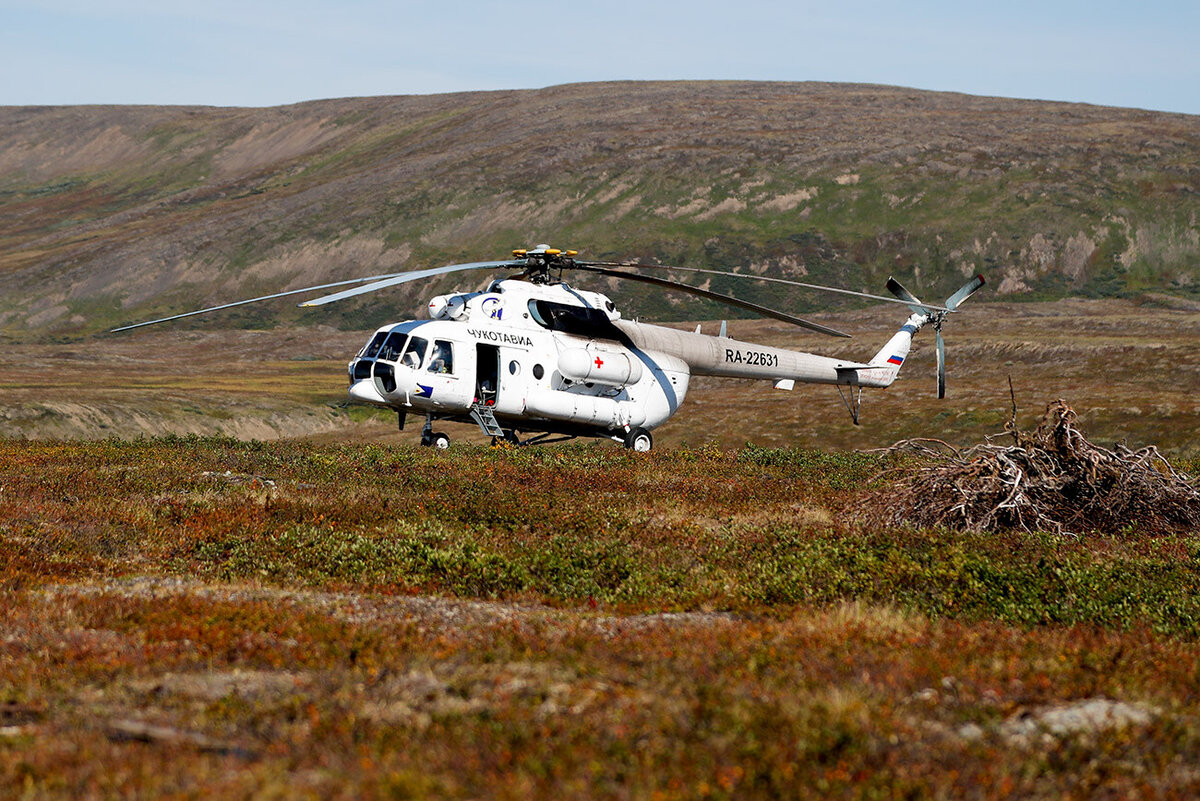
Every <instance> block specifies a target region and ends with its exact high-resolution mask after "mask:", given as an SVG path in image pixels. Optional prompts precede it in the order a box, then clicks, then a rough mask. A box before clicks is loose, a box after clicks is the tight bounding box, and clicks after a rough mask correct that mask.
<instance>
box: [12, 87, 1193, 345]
mask: <svg viewBox="0 0 1200 801" xmlns="http://www.w3.org/2000/svg"><path fill="white" fill-rule="evenodd" d="M1198 156H1200V117H1195V116H1187V115H1173V114H1164V113H1154V112H1146V111H1138V110H1130V109H1115V108H1103V107H1095V106H1086V105H1075V104H1064V103H1048V102H1036V101H1018V100H1005V99H997V98H981V97H971V96H966V95H958V94H947V93H931V92H921V91H916V90H911V89H901V88H893V87H884V86H867V85H846V84H818V83H801V84H793V83H737V82H701V83H607V84H582V85H569V86H559V87H553V88H549V89H544V90H536V91H509V92H487V93H467V94H452V95H436V96H419V97H379V98H356V99H344V100H328V101H319V102H312V103H304V104H299V105H295V106H287V107H279V108H268V109H225V108H198V107H60V108H51V107H41V108H14V107H9V108H2V109H0V333H2V334H5V335H7V336H8V337H10V338H17V339H47V338H63V337H77V336H79V335H84V334H88V333H91V332H95V331H98V330H102V329H103V328H105V327H108V326H110V325H112V324H116V323H120V322H124V321H131V320H135V319H142V318H145V317H147V316H151V315H157V314H159V313H163V312H172V311H183V310H186V309H190V308H194V307H196V306H197V305H198V304H204V303H208V302H222V301H227V300H232V299H237V298H242V297H247V296H252V295H255V294H259V293H265V292H273V291H279V290H281V289H286V288H290V287H299V286H305V285H307V284H312V283H318V282H321V281H327V280H337V279H341V278H345V277H352V276H357V275H363V274H373V273H376V272H381V271H389V270H394V269H404V268H405V267H412V268H417V267H420V266H426V265H429V264H435V263H444V262H447V261H452V260H460V259H462V260H477V259H480V258H489V257H497V256H503V255H505V254H506V253H507V252H508V250H510V249H511V248H512V247H516V246H522V245H525V244H530V243H533V242H535V241H545V240H549V241H552V242H554V243H557V244H561V245H562V246H569V247H573V248H577V249H579V250H580V251H581V252H582V253H584V255H586V256H588V257H593V258H602V257H638V258H646V259H659V260H661V261H664V262H666V263H679V264H684V265H688V266H724V267H737V268H739V269H745V270H755V271H759V272H764V273H769V274H775V275H808V276H811V277H813V278H816V279H820V280H825V281H831V282H836V283H838V284H840V285H844V286H850V287H855V288H861V289H868V290H878V288H879V287H880V285H881V284H882V281H883V279H884V278H886V276H887V275H888V274H889V273H895V274H896V275H897V276H898V277H900V278H901V279H902V280H904V281H906V282H910V283H911V285H912V286H913V288H914V289H916V290H918V291H921V292H928V293H929V294H930V295H933V296H937V295H938V294H939V293H942V292H944V291H949V290H950V289H951V288H952V287H954V286H956V285H957V284H958V283H961V276H962V275H964V274H969V273H971V272H973V271H976V270H981V271H984V272H987V273H988V275H989V277H990V278H991V282H992V285H993V287H994V289H995V291H996V292H998V293H1000V294H1001V295H1008V296H1012V297H1016V298H1024V297H1030V298H1054V297H1061V296H1066V295H1083V296H1117V295H1127V296H1128V295H1139V294H1141V293H1143V292H1147V291H1150V292H1156V293H1157V292H1167V293H1170V294H1173V295H1174V296H1177V297H1182V298H1184V299H1185V301H1187V300H1188V299H1189V298H1190V299H1192V300H1194V299H1197V298H1200V259H1198V256H1200V219H1198V211H1200V157H1198ZM714 286H715V287H716V288H718V289H721V288H722V287H721V285H720V282H719V281H717V282H714ZM738 291H739V293H740V294H743V295H746V296H749V297H750V299H759V300H765V301H770V302H773V303H776V304H779V305H785V306H788V307H791V308H794V309H797V310H811V309H813V308H815V307H817V306H818V305H819V306H820V307H824V306H827V305H828V302H827V299H826V298H821V299H819V300H814V299H813V298H811V297H804V296H800V295H788V294H783V295H780V294H779V293H778V292H777V291H775V290H768V289H763V288H758V289H747V288H745V287H742V286H739V289H738ZM427 294H428V293H427V291H425V290H418V291H415V292H412V293H409V294H408V295H402V296H388V297H376V298H373V299H371V300H367V301H363V302H362V303H361V304H359V305H358V306H354V305H347V306H343V307H340V308H338V309H336V310H335V311H333V312H329V311H322V312H320V313H319V314H318V313H316V312H309V313H305V314H304V315H301V314H300V313H299V312H297V311H296V310H294V309H293V308H292V306H291V304H287V303H283V304H281V305H279V306H276V307H273V308H270V309H257V308H256V309H253V310H249V311H243V312H229V313H226V314H224V315H223V319H222V321H221V323H220V324H221V325H226V326H227V325H230V324H234V325H251V326H261V325H272V324H277V323H280V322H300V323H305V324H317V323H325V324H333V325H342V326H345V327H349V328H354V329H356V330H361V329H363V328H366V327H369V326H371V325H373V324H375V323H377V322H381V321H383V320H385V319H388V318H395V317H397V316H403V315H406V314H409V313H411V312H413V311H414V310H415V309H416V308H418V307H420V306H422V305H423V302H424V298H425V296H426V295H427ZM616 294H617V295H618V297H620V298H621V300H622V302H623V303H625V304H626V305H627V306H628V307H629V309H630V313H631V314H641V315H645V316H654V317H657V318H659V319H681V318H685V317H714V316H717V315H718V314H724V313H725V312H723V311H722V312H719V313H718V312H716V311H715V310H713V309H712V308H711V307H710V308H704V307H702V306H698V305H696V304H695V303H693V302H692V301H687V302H686V305H685V304H684V302H683V301H678V300H676V299H674V298H663V297H650V296H645V295H642V294H639V293H636V292H634V293H632V294H625V293H622V292H617V293H616ZM677 304H678V305H677ZM310 315H311V316H310ZM194 324H195V325H204V324H206V323H194Z"/></svg>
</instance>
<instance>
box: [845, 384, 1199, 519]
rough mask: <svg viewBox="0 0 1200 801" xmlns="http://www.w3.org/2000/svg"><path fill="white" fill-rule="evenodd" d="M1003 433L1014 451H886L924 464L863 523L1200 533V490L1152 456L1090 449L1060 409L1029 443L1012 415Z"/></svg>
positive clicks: (927, 443)
mask: <svg viewBox="0 0 1200 801" xmlns="http://www.w3.org/2000/svg"><path fill="white" fill-rule="evenodd" d="M1014 412H1015V410H1014ZM1005 430H1006V431H1007V432H1008V434H1009V435H1010V436H1011V438H1012V441H1013V444H1012V445H1000V444H996V443H995V442H994V441H993V438H989V439H988V441H987V442H986V443H985V444H982V445H976V446H973V447H971V448H967V449H966V450H962V451H960V450H957V449H955V448H954V447H952V446H950V445H948V444H946V443H945V442H942V441H940V440H931V439H912V440H904V441H902V442H898V443H896V444H895V445H893V446H892V447H891V448H889V449H888V450H889V451H892V452H908V453H916V454H918V455H919V456H920V457H922V459H921V461H922V465H921V466H920V467H918V468H917V469H916V471H915V472H914V471H913V470H912V468H911V467H906V468H899V469H898V470H900V471H903V477H902V478H901V479H900V480H898V481H896V482H894V483H892V484H891V487H890V489H889V490H888V491H886V492H884V493H883V494H881V495H880V496H878V497H877V498H876V500H875V502H874V503H873V504H872V506H871V507H870V508H869V509H868V510H867V511H866V516H867V518H868V519H869V520H871V521H873V522H879V523H893V524H894V523H907V524H911V525H917V526H947V527H950V528H957V529H966V530H969V531H997V530H1002V529H1024V530H1026V531H1033V530H1041V531H1052V532H1058V533H1064V534H1069V533H1073V532H1083V531H1096V532H1103V533H1116V532H1119V531H1121V530H1123V529H1126V528H1128V527H1130V526H1136V528H1137V530H1139V531H1143V532H1148V533H1164V532H1173V531H1180V530H1184V529H1192V530H1196V529H1200V490H1198V489H1197V487H1196V485H1195V484H1194V483H1193V482H1192V481H1191V480H1190V479H1188V478H1187V477H1185V476H1183V475H1181V474H1180V473H1178V472H1176V471H1175V469H1174V468H1173V467H1171V465H1170V464H1169V463H1168V462H1167V460H1166V459H1165V458H1164V457H1163V456H1162V455H1161V454H1160V453H1159V452H1158V449H1157V448H1154V447H1148V448H1142V449H1141V450H1137V451H1133V450H1130V449H1129V448H1126V447H1124V446H1121V445H1117V446H1116V448H1115V450H1107V449H1105V448H1101V447H1099V446H1097V445H1093V444H1092V443H1091V442H1088V440H1087V439H1086V438H1085V437H1084V436H1083V434H1082V433H1080V431H1079V429H1077V428H1076V427H1075V412H1074V410H1072V409H1071V407H1070V406H1068V405H1067V404H1066V403H1065V402H1063V401H1061V400H1057V401H1054V402H1053V403H1051V404H1050V405H1049V406H1047V407H1046V413H1045V415H1044V416H1043V417H1042V422H1041V423H1040V424H1039V425H1038V427H1037V430H1036V431H1034V432H1033V433H1032V434H1030V433H1027V432H1023V431H1020V430H1018V429H1017V427H1016V424H1015V413H1014V419H1013V420H1012V421H1010V422H1009V423H1008V424H1006V425H1005Z"/></svg>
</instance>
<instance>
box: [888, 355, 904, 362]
mask: <svg viewBox="0 0 1200 801" xmlns="http://www.w3.org/2000/svg"><path fill="white" fill-rule="evenodd" d="M888 364H904V359H903V358H902V357H900V356H892V357H891V358H889V359H888Z"/></svg>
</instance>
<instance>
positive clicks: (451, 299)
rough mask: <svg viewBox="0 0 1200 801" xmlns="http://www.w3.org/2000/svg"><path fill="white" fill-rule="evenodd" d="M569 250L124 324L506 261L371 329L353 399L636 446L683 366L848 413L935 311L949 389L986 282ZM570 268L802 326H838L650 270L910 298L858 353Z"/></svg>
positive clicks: (681, 380)
mask: <svg viewBox="0 0 1200 801" xmlns="http://www.w3.org/2000/svg"><path fill="white" fill-rule="evenodd" d="M577 256H578V252H577V251H574V250H560V249H557V248H552V247H550V246H549V245H546V244H539V245H537V246H536V247H533V248H526V249H518V250H514V251H512V258H511V259H506V260H499V261H480V262H470V263H464V264H450V265H446V266H443V267H434V268H431V269H425V270H415V271H408V272H401V273H388V274H384V275H375V276H370V277H365V278H355V279H349V280H346V281H338V282H334V283H329V284H321V285H317V286H311V287H304V288H302V289H295V290H289V291H287V292H280V293H276V294H273V295H265V296H262V297H257V298H250V299H248V300H241V301H236V302H234V303H227V304H222V305H219V306H211V307H208V308H205V309H198V310H196V311H190V312H185V313H183V314H177V315H172V316H170V317H163V318H159V319H157V320H148V321H145V322H140V323H134V324H132V325H127V326H122V327H120V328H115V329H113V332H117V331H126V330H129V329H132V328H138V327H141V326H146V325H154V324H157V323H163V322H167V321H169V320H176V319H180V318H183V317H189V316H192V315H196V314H204V313H208V312H213V311H219V310H221V309H227V308H232V307H235V306H241V305H245V304H248V303H257V302H259V301H265V300H272V299H275V298H281V297H287V296H291V295H296V294H302V293H312V292H316V291H320V290H327V289H333V288H335V287H342V286H349V285H351V284H358V286H352V287H351V288H349V289H344V290H340V291H338V292H335V293H333V294H328V295H324V296H321V297H318V298H315V299H312V300H308V301H305V302H304V303H301V304H300V306H301V307H314V306H322V305H325V304H327V303H333V302H335V301H339V300H344V299H346V298H350V297H354V296H357V295H362V294H365V293H368V292H376V291H379V290H381V289H385V288H388V287H392V286H397V285H399V284H404V283H409V282H412V281H417V280H421V279H425V278H432V277H435V276H440V275H447V274H451V273H458V272H469V271H479V270H491V271H497V270H511V271H518V272H517V274H516V275H513V276H510V277H501V278H495V279H493V280H492V281H491V282H490V284H488V285H487V288H486V289H484V290H483V291H472V292H455V293H450V294H443V295H438V296H436V297H434V298H432V299H431V300H430V301H429V305H428V313H429V319H427V320H407V321H404V322H399V323H391V324H388V325H385V326H383V327H381V328H379V329H378V330H377V331H375V332H374V333H373V334H372V335H371V337H370V338H369V339H368V340H367V342H366V344H365V345H364V346H363V347H362V349H360V350H359V351H358V353H357V354H356V355H355V356H354V358H353V359H351V360H350V362H349V363H348V365H347V377H348V380H349V389H348V392H349V397H350V401H351V402H352V403H356V404H364V405H367V406H375V407H380V408H384V409H390V410H393V411H394V412H395V413H396V415H397V421H398V426H399V428H400V430H404V428H405V425H406V421H407V419H408V417H409V415H417V416H423V417H424V425H423V427H422V429H421V444H422V445H425V446H428V447H434V448H439V449H445V448H448V447H449V446H450V437H449V436H448V435H446V434H445V433H443V432H441V431H435V430H434V427H435V423H437V422H438V421H441V420H450V421H457V422H465V423H471V424H474V425H477V426H478V427H479V429H480V430H481V431H482V432H483V433H484V434H485V435H487V436H490V437H491V438H492V441H493V442H494V443H496V442H508V443H511V444H514V445H532V444H545V443H550V442H561V441H564V440H568V439H574V438H576V437H594V438H603V439H611V440H615V441H616V442H619V443H621V444H623V445H624V446H625V447H626V448H629V449H631V450H633V451H638V452H646V451H649V450H651V448H652V447H653V443H654V439H653V435H652V433H651V432H652V431H653V430H654V429H655V428H657V427H659V426H661V425H662V424H663V423H665V422H666V421H667V420H668V419H669V418H670V417H671V416H672V415H674V414H675V413H676V412H677V411H679V408H680V405H681V404H682V403H683V400H684V398H685V396H686V395H687V391H688V383H689V381H690V379H691V377H692V376H695V375H701V376H721V377H729V378H744V379H751V380H768V381H772V382H773V383H774V386H775V387H776V388H777V389H784V390H791V389H793V388H794V387H795V384H796V383H797V382H801V383H814V384H832V385H834V386H836V387H837V389H838V392H839V393H840V394H841V396H842V401H843V403H844V404H845V405H846V408H847V410H848V411H849V412H850V415H851V418H852V420H853V422H854V424H855V425H858V424H859V417H860V410H861V404H862V390H863V388H865V387H878V388H884V387H887V386H889V385H891V384H892V382H893V381H895V380H896V376H897V375H898V374H899V372H900V368H901V367H902V366H903V364H904V362H905V360H906V359H907V357H908V353H909V350H910V348H911V345H912V338H913V335H914V334H916V333H917V332H918V331H919V330H920V329H921V328H923V327H925V326H927V325H928V326H932V327H933V329H934V331H935V335H936V345H937V395H938V397H939V398H944V397H945V394H946V370H945V344H944V342H943V339H942V326H943V324H944V322H945V321H946V319H947V317H948V316H949V315H950V314H951V313H953V312H954V311H956V310H957V308H958V306H959V305H960V304H961V303H962V302H963V301H965V300H966V299H967V298H968V297H970V296H971V295H972V294H973V293H974V292H975V291H976V290H978V289H979V288H980V287H981V286H983V285H984V278H983V276H981V275H977V276H975V277H974V278H973V279H971V280H970V281H968V282H967V283H966V284H965V285H964V286H963V287H962V288H961V289H959V290H958V291H957V292H955V293H954V294H953V295H951V296H950V297H949V298H947V299H946V301H945V302H944V304H942V305H936V304H930V303H924V302H922V301H921V300H919V299H918V298H917V297H916V296H915V295H913V294H912V293H911V292H909V291H908V290H907V289H905V288H904V287H903V286H902V285H901V284H900V283H899V282H898V281H896V280H895V279H894V278H889V279H888V281H887V288H888V290H889V291H890V292H891V293H892V295H894V296H895V297H886V296H881V295H872V294H868V293H865V292H856V291H853V290H848V289H840V288H837V287H827V286H822V285H819V284H808V283H803V282H799V281H792V280H788V279H782V278H773V277H767V276H759V275H755V274H746V273H733V272H725V271H720V270H708V269H700V268H685V267H669V266H666V265H659V264H646V263H640V262H632V261H625V262H602V261H588V260H583V259H578V258H576V257H577ZM569 270H574V271H580V272H585V273H592V274H598V275H602V276H607V277H613V278H620V279H623V280H632V281H636V282H641V283H646V284H650V285H652V286H657V287H660V288H665V289H670V290H678V291H682V292H686V293H688V294H692V295H698V296H700V297H705V298H709V299H711V300H716V301H719V302H721V303H724V304H728V305H730V306H733V307H736V308H740V309H743V310H747V311H751V312H754V313H756V314H759V315H761V316H764V317H770V318H773V319H776V320H780V321H783V322H787V323H790V324H793V325H796V326H799V327H801V328H805V329H808V330H811V331H817V332H819V333H822V334H826V335H829V336H836V337H848V336H849V335H848V334H845V333H843V332H841V331H838V330H836V329H833V328H830V327H827V326H824V325H821V324H818V323H814V322H811V321H808V320H804V319H801V318H799V317H795V316H793V315H791V314H788V313H786V312H782V311H778V310H775V309H771V308H768V307H765V306H761V305H758V304H755V303H750V302H748V301H745V300H740V299H738V298H736V297H732V296H729V295H723V294H720V293H716V292H712V291H710V290H707V289H702V288H700V287H696V286H693V285H691V284H686V283H683V282H680V281H675V280H671V279H667V278H663V277H660V276H656V275H650V274H647V273H645V272H637V271H638V270H659V271H668V270H669V271H675V272H689V273H693V274H711V275H723V276H732V277H735V278H746V279H754V280H759V281H769V282H775V283H780V284H787V285H791V286H799V287H805V288H809V289H814V290H819V291H825V292H835V293H840V294H845V295H854V296H859V297H865V298H870V299H873V300H876V301H882V302H887V303H900V304H903V305H905V306H907V307H908V309H909V310H910V311H911V314H910V316H909V317H908V318H907V320H905V322H904V324H903V325H902V326H901V327H900V329H899V330H898V331H897V332H896V333H895V335H893V336H892V338H891V339H889V340H888V341H887V343H885V344H884V345H883V347H882V348H880V349H879V350H878V351H877V352H876V353H875V355H874V356H872V357H871V358H870V359H868V360H867V361H865V362H856V361H848V360H845V359H837V358H831V357H827V356H819V355H816V354H812V353H804V352H801V351H793V350H787V349H783V348H776V347H772V346H768V345H761V344H756V343H753V342H744V341H739V340H736V339H732V338H729V337H728V336H726V325H725V323H722V324H721V330H720V333H719V334H718V335H717V336H712V335H708V334H702V333H700V329H699V327H697V329H696V330H695V331H694V332H691V331H682V330H678V329H674V328H667V327H663V326H658V325H653V324H649V323H642V322H639V321H632V320H627V319H624V318H622V315H621V312H620V311H619V310H618V309H617V307H616V305H615V304H614V303H613V302H612V300H610V299H609V298H608V297H607V296H605V295H603V294H601V293H599V292H592V291H588V290H584V289H578V288H575V287H572V286H571V285H569V284H568V283H566V282H565V281H563V280H562V275H563V273H564V272H566V271H569Z"/></svg>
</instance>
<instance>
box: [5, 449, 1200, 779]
mask: <svg viewBox="0 0 1200 801" xmlns="http://www.w3.org/2000/svg"><path fill="white" fill-rule="evenodd" d="M910 459H911V457H908V456H903V455H897V454H866V453H853V452H822V451H815V450H806V449H800V448H762V447H754V446H747V447H743V448H740V449H722V448H720V447H718V446H716V445H715V444H713V445H703V446H696V447H684V448H677V449H666V450H662V451H656V452H654V453H651V454H648V455H640V454H632V453H628V452H625V451H622V450H620V449H618V448H615V447H611V446H607V445H603V444H586V445H575V446H562V447H555V448H542V449H521V450H511V449H502V450H497V449H490V448H487V447H482V446H472V445H460V446H459V447H457V448H455V449H453V450H451V451H448V452H444V453H443V452H435V451H430V450H427V449H421V448H418V447H415V446H412V445H394V444H390V445H380V444H366V445H364V444H347V443H328V444H317V443H313V442H303V441H297V440H291V441H287V440H281V441H276V442H269V443H267V442H261V441H243V440H236V439H233V438H228V437H217V436H212V437H198V436H194V435H193V436H184V437H179V436H168V437H160V438H147V439H137V440H120V439H106V440H93V441H75V442H67V441H33V442H21V441H15V440H0V493H2V497H3V504H0V537H2V539H3V547H2V548H0V595H2V596H3V607H2V608H3V610H4V611H3V616H4V639H3V642H2V643H0V654H2V659H0V693H2V694H3V697H2V698H0V715H3V724H4V725H3V727H2V728H0V765H2V766H3V767H2V770H0V794H3V795H5V796H7V797H14V798H17V797H20V798H68V797H69V798H105V797H124V798H129V797H162V796H170V797H197V798H200V797H203V798H250V797H254V798H262V797H314V798H317V797H319V798H401V797H416V798H444V797H464V798H466V797H480V796H488V797H500V798H509V797H511V798H517V797H521V798H525V797H531V796H532V797H544V798H560V797H645V798H703V797H717V798H721V797H725V798H733V797H737V798H745V797H777V796H794V797H804V796H812V795H817V794H821V795H824V796H828V797H851V798H853V797H879V796H881V795H883V796H889V797H893V796H908V797H930V796H961V795H965V794H972V793H974V794H979V795H984V796H995V797H1055V798H1058V797H1072V796H1074V797H1081V798H1082V797H1092V796H1094V795H1095V794H1096V793H1101V792H1107V793H1112V794H1115V795H1141V796H1152V795H1157V796H1161V797H1187V796H1190V795H1194V793H1195V792H1196V791H1197V790H1200V769H1198V766H1197V765H1196V763H1195V761H1194V757H1195V754H1196V753H1197V747H1198V746H1200V695H1198V693H1197V688H1198V687H1200V592H1198V590H1200V531H1185V532H1182V533H1181V532H1178V531H1174V532H1171V533H1165V532H1160V531H1157V530H1153V529H1147V528H1142V527H1139V526H1137V525H1136V524H1135V523H1136V521H1130V525H1129V526H1128V527H1127V528H1125V529H1122V530H1119V531H1116V532H1112V533H1103V534H1102V533H1094V532H1093V533H1087V534H1084V535H1080V536H1064V535H1061V534H1054V533H1047V532H1043V531H1036V530H1035V531H1023V530H1020V529H1016V530H1003V531H998V532H980V531H958V530H954V529H948V528H911V527H902V526H895V525H879V524H871V523H863V522H855V521H856V520H858V519H859V518H858V516H857V514H856V510H858V509H860V508H862V507H863V506H864V505H866V504H868V503H870V502H874V501H875V500H876V499H878V498H879V497H881V496H882V497H886V496H887V494H888V493H889V492H892V491H894V486H893V485H892V484H891V483H889V481H888V479H886V478H884V479H878V478H877V476H879V475H880V474H881V473H885V472H886V471H887V470H890V469H895V468H898V467H899V468H903V467H904V466H905V463H906V461H907V460H910ZM1176 467H1177V469H1179V470H1182V471H1189V470H1190V471H1193V472H1194V471H1195V470H1196V468H1197V467H1200V464H1197V462H1196V460H1194V459H1193V460H1187V459H1182V460H1178V462H1177V464H1176Z"/></svg>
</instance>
